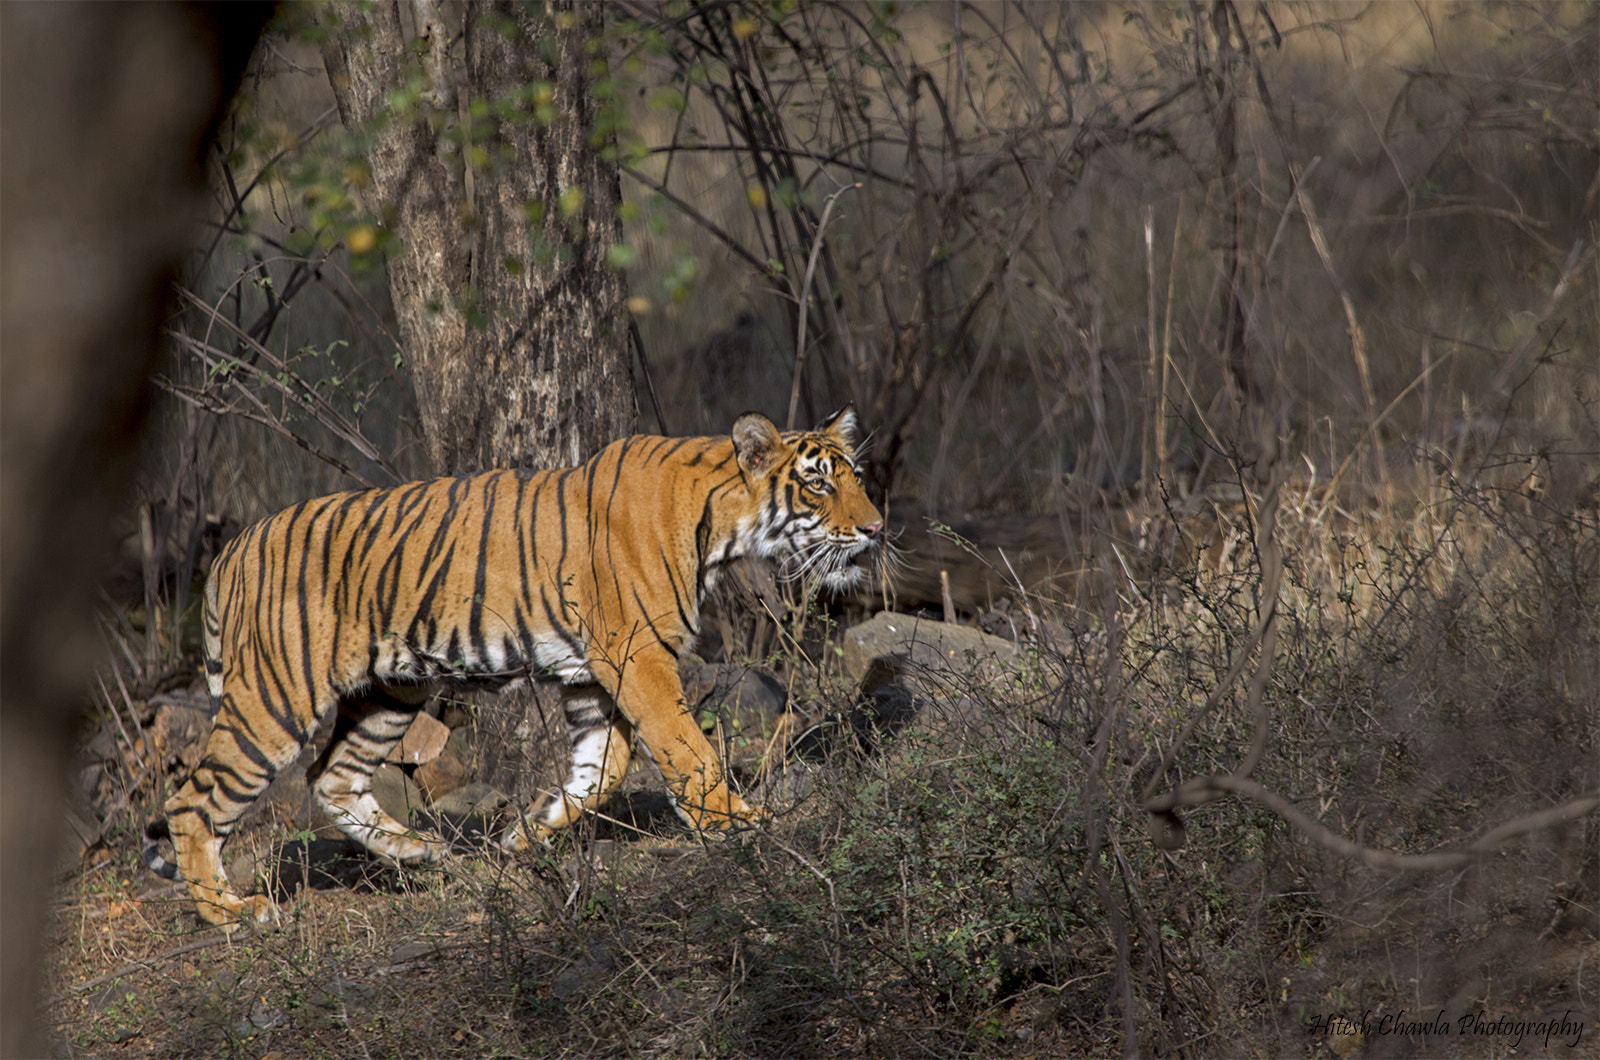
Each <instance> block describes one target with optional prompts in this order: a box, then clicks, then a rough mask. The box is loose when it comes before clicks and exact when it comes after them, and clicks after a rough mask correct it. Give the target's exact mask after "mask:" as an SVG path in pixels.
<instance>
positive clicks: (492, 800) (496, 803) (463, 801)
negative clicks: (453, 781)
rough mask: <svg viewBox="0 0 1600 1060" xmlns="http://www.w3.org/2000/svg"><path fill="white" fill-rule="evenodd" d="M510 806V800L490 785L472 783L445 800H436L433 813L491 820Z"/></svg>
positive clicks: (444, 798)
mask: <svg viewBox="0 0 1600 1060" xmlns="http://www.w3.org/2000/svg"><path fill="white" fill-rule="evenodd" d="M510 805H511V800H510V799H508V798H506V796H505V795H503V794H501V793H500V792H498V791H496V790H495V789H494V788H491V787H490V786H489V785H487V784H483V783H472V784H463V785H462V786H461V787H459V788H456V789H455V790H454V791H452V792H450V793H449V794H447V795H445V796H444V797H443V798H441V799H438V800H436V801H435V802H434V804H433V812H434V813H435V814H447V815H449V816H451V817H483V818H489V817H493V816H494V815H495V814H497V813H499V812H500V811H501V810H503V809H505V808H506V807H507V806H510Z"/></svg>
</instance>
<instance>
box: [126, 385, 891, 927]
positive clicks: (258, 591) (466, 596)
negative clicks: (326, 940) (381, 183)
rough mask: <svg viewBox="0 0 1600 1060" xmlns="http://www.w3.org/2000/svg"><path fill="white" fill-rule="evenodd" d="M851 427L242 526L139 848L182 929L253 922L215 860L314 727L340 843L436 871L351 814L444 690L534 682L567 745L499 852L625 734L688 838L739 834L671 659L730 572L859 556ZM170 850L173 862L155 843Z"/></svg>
mask: <svg viewBox="0 0 1600 1060" xmlns="http://www.w3.org/2000/svg"><path fill="white" fill-rule="evenodd" d="M854 429H855V417H854V413H853V412H852V411H851V410H849V409H846V410H845V411H844V412H841V413H839V414H837V415H835V416H834V417H833V418H831V419H830V420H829V421H828V422H827V423H826V424H824V425H823V426H822V427H820V428H818V430H816V431H813V432H808V433H798V432H792V433H789V434H780V433H779V432H778V430H777V429H776V428H775V427H774V426H773V425H772V423H771V422H770V421H769V420H767V419H766V418H765V417H763V416H760V415H757V414H749V415H746V416H743V417H741V418H740V419H739V421H738V422H737V423H736V424H735V425H734V429H733V432H732V434H731V436H727V437H716V438H659V437H633V438H626V439H623V440H621V441H618V442H614V443H613V444H611V445H610V446H608V447H606V449H605V450H603V451H602V452H601V453H600V454H599V455H598V456H596V457H595V458H594V459H592V460H590V461H589V462H588V463H586V464H584V465H582V466H580V467H576V468H568V469H565V470H558V471H520V470H519V471H487V472H483V473H480V474H475V475H463V476H460V477H456V478H444V479H434V480H432V481H427V482H417V483H412V484H409V485H404V486H398V487H394V488H392V489H380V490H365V491H361V492H351V493H339V494H334V495H332V496H328V497H323V498H320V499H317V500H312V501H306V502H305V503H302V504H299V505H296V506H295V507H293V508H289V509H287V510H285V511H282V512H280V513H278V514H277V515H274V516H272V517H271V518H269V519H266V520H264V521H262V522H260V523H257V524H256V525H255V526H253V527H251V528H250V529H248V530H246V531H245V532H244V533H243V534H242V535H240V537H238V538H237V539H236V540H234V541H233V542H232V543H231V544H230V545H229V546H228V547H227V549H225V550H224V552H223V553H222V555H221V556H220V557H219V558H218V559H217V562H216V564H215V566H214V567H213V569H212V572H211V577H210V580H209V583H208V585H207V590H206V605H205V624H206V644H207V650H206V656H207V658H206V668H207V676H208V680H209V681H210V684H211V692H212V697H213V700H214V703H215V705H216V708H217V718H216V725H215V729H214V731H213V733H212V735H211V738H210V742H209V743H208V744H207V747H206V753H205V757H204V759H203V760H202V762H201V763H200V765H199V767H198V768H197V769H196V770H195V773H194V775H193V776H192V777H191V778H190V779H189V780H188V782H187V783H185V784H184V785H183V787H182V788H181V789H180V790H179V791H178V793H177V794H175V795H174V796H173V797H172V798H171V799H169V800H168V802H167V805H166V812H167V818H166V821H164V822H162V821H158V822H156V823H154V824H153V825H152V826H151V827H150V829H148V830H147V844H146V860H147V861H148V862H149V863H150V865H151V867H152V868H154V869H156V870H157V871H161V872H165V873H166V874H168V875H174V874H181V875H182V877H183V878H184V879H185V880H187V881H188V883H189V887H190V891H191V893H192V894H193V896H194V898H195V900H196V902H197V904H198V908H199V910H200V913H201V915H202V916H204V917H205V918H206V919H207V920H210V921H213V922H217V923H221V922H225V921H228V920H232V919H236V918H247V919H253V920H257V921H263V922H264V921H269V920H272V919H274V918H275V917H276V915H277V911H276V909H275V908H274V906H273V904H272V902H271V901H270V899H268V898H266V897H264V896H253V897H248V898H246V897H241V896H239V895H238V894H236V893H235V892H234V891H233V889H232V887H231V886H230V885H229V883H228V881H227V878H226V876H225V874H224V872H223V869H222V861H221V847H222V843H223V841H224V840H225V839H226V838H227V836H228V834H229V833H230V831H231V830H232V827H233V824H234V822H235V821H237V819H238V817H239V816H240V814H242V813H243V812H244V810H245V809H247V808H248V807H249V805H250V804H251V803H252V802H253V801H254V800H255V799H256V797H257V796H259V795H260V793H261V791H262V790H263V789H264V788H265V787H266V785H267V783H268V782H270V781H271V779H272V777H273V775H275V774H276V772H277V771H278V770H279V769H281V768H283V767H284V766H285V765H287V764H288V763H289V762H291V761H293V760H294V758H295V757H296V756H297V755H298V754H299V753H300V751H301V749H302V748H303V747H304V746H305V744H306V742H307V741H308V740H309V739H311V737H312V735H313V734H314V733H315V732H316V731H317V725H318V722H319V721H320V720H321V719H322V718H323V717H324V716H325V715H326V714H327V712H328V711H329V710H331V709H333V708H334V707H337V708H338V711H339V713H338V721H337V723H336V725H335V729H334V734H333V736H332V738H331V740H330V742H329V745H328V748H327V750H326V751H325V752H324V753H323V756H322V758H321V760H320V762H319V767H320V775H319V776H318V779H317V781H316V790H317V794H318V797H319V800H320V801H321V803H322V805H323V807H324V809H325V810H326V811H327V812H328V813H329V815H330V817H332V818H333V820H334V821H335V823H337V824H339V826H340V827H341V828H343V829H344V830H345V831H346V832H347V833H348V834H349V835H351V836H352V837H353V838H355V839H357V840H359V841H360V842H362V843H364V844H365V845H366V846H367V847H368V848H370V849H372V850H374V851H375V852H377V853H380V854H383V855H385V856H387V857H390V858H393V859H395V860H397V861H402V862H405V861H419V860H431V859H434V858H437V857H439V856H441V855H442V854H443V853H444V852H445V847H444V844H443V843H442V842H441V841H440V840H439V839H438V838H437V837H434V836H431V835H427V834H424V833H418V832H416V831H413V830H409V829H407V828H405V827H404V826H402V825H401V824H399V822H397V821H395V820H394V819H393V818H391V817H389V816H388V814H386V813H384V812H383V811H382V810H381V809H379V808H378V806H377V803H376V802H375V801H374V800H373V799H372V796H371V791H370V779H371V774H372V770H373V769H374V768H375V767H376V765H377V763H378V762H380V761H382V760H383V758H384V756H385V755H386V754H387V752H388V750H389V749H390V748H391V747H392V746H393V744H394V743H395V742H396V741H398V740H399V738H400V736H401V735H402V734H403V733H404V732H405V729H406V727H407V726H408V725H409V723H410V719H411V718H412V717H413V716H414V715H415V713H416V711H417V710H419V709H420V708H421V707H422V706H423V705H424V704H425V703H426V701H427V699H428V697H429V696H430V695H431V694H432V693H433V692H434V691H435V690H436V689H437V688H439V687H440V686H441V685H443V684H445V683H449V682H461V683H465V684H469V685H477V686H483V685H487V686H490V687H506V686H508V685H512V684H517V683H521V682H523V681H526V680H528V679H533V678H554V679H558V680H560V681H562V682H563V683H564V684H565V685H567V686H569V687H568V692H567V694H566V695H565V696H564V706H565V709H566V714H567V718H568V722H569V730H570V733H571V736H572V742H573V763H572V773H571V777H570V778H569V780H568V782H567V784H566V786H565V787H564V788H563V789H562V790H561V791H560V792H558V793H556V794H555V795H554V796H553V797H552V798H550V799H549V800H547V802H546V803H545V804H544V805H543V806H541V807H539V808H538V809H537V811H536V812H535V813H533V814H531V815H530V816H531V817H532V821H531V824H530V825H527V826H524V825H523V824H522V823H519V824H518V825H514V826H513V827H512V828H511V829H510V830H509V831H508V832H507V833H506V834H505V835H504V836H503V837H502V843H503V845H505V846H507V847H509V848H512V849H520V848H522V847H525V846H526V845H527V843H528V841H529V839H530V832H531V833H532V838H544V837H546V836H548V835H549V834H550V833H551V832H552V831H553V830H555V829H558V828H561V827H564V826H566V825H568V824H570V823H571V822H572V821H573V820H575V819H576V818H577V816H578V815H579V814H580V813H581V812H582V811H583V810H585V809H592V808H593V807H594V806H595V805H597V804H598V803H599V802H600V801H602V800H603V799H604V798H605V796H606V795H607V794H608V793H609V792H610V791H611V790H612V789H613V788H614V787H615V785H616V784H617V783H618V782H620V781H621V779H622V777H623V775H625V774H626V772H627V768H628V763H629V759H630V756H631V752H632V748H633V745H634V740H635V737H637V740H638V743H639V745H640V747H641V748H642V749H643V750H644V751H645V752H646V753H647V754H648V755H650V757H651V758H652V759H653V760H654V761H655V763H656V765H657V766H658V767H659V768H660V770H661V773H662V775H663V776H664V777H665V778H666V781H667V784H668V787H669V791H670V794H671V795H672V797H673V800H674V803H675V805H676V806H677V808H678V811H679V813H680V814H681V815H682V816H683V817H684V819H685V820H686V821H687V822H688V823H689V824H690V825H691V826H693V827H696V828H715V829H724V828H728V827H730V826H731V825H733V824H735V823H736V822H738V821H740V820H748V819H750V818H751V817H752V816H753V815H754V814H753V811H752V810H751V808H750V806H748V805H747V804H746V803H745V801H744V800H743V799H741V798H740V797H739V796H738V795H737V794H735V793H734V792H733V791H732V790H731V789H730V787H729V785H728V781H727V777H726V775H725V773H724V770H723V766H722V763H721V762H720V761H719V759H718V757H717V754H716V752H715V751H714V750H713V749H712V748H711V746H710V745H709V744H708V743H707V742H706V739H705V737H704V735H703V734H702V733H701V731H700V727H699V725H698V724H697V723H696V721H695V719H694V717H693V716H692V714H691V713H690V712H689V710H688V708H687V707H686V706H685V703H684V697H683V688H682V685H681V683H680V682H679V678H678V668H677V656H678V655H679V654H680V653H682V652H683V651H685V650H687V649H688V647H689V645H690V643H691V642H692V640H693V638H694V637H695V635H696V634H697V633H698V623H699V607H700V603H701V601H702V600H703V599H704V597H705V594H706V592H707V591H708V590H709V589H710V587H711V585H712V584H713V582H714V581H715V579H716V577H717V573H718V571H719V570H720V569H721V568H722V567H723V566H724V565H725V564H727V563H729V562H731V561H732V560H735V559H738V558H740V557H742V556H766V557H771V558H774V559H777V560H779V561H783V562H788V563H789V564H790V567H791V570H792V571H794V572H797V573H798V574H800V575H802V576H805V575H814V576H816V577H817V578H818V580H820V581H822V582H824V583H826V584H830V585H834V586H837V587H842V586H846V585H850V584H853V583H855V582H858V581H860V580H861V579H862V577H863V576H864V573H865V572H864V570H863V569H862V567H861V565H860V562H861V561H862V560H866V559H870V558H873V557H875V556H877V555H878V554H879V553H880V544H881V541H882V518H881V516H880V515H879V514H878V511H877V509H875V508H874V507H873V506H872V503H871V502H870V501H869V500H868V499H867V497H866V495H865V494H864V493H863V492H862V490H861V484H860V480H859V477H858V475H857V471H856V467H855V456H854ZM169 832H170V836H171V838H172V841H173V846H174V849H175V850H176V856H177V864H176V866H173V865H172V864H171V863H168V862H165V860H164V859H162V858H161V857H160V856H159V854H158V853H157V851H156V840H157V839H159V838H161V837H163V836H164V835H166V834H168V833H169Z"/></svg>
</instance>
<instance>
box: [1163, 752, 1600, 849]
mask: <svg viewBox="0 0 1600 1060" xmlns="http://www.w3.org/2000/svg"><path fill="white" fill-rule="evenodd" d="M1229 794H1234V795H1243V796H1244V797H1245V798H1247V799H1251V800H1254V801H1255V802H1258V803H1260V804H1261V805H1263V806H1265V807H1266V808H1267V809H1269V810H1271V811H1272V812H1273V813H1275V814H1277V815H1278V816H1279V817H1281V818H1283V819H1284V820H1285V821H1287V822H1289V824H1291V825H1293V826H1294V827H1295V828H1296V829H1298V830H1299V831H1301V832H1303V833H1305V834H1306V835H1307V836H1308V837H1309V838H1310V839H1311V840H1312V841H1313V842H1315V843H1317V844H1318V845H1319V846H1322V847H1326V848H1327V849H1329V850H1332V851H1333V852H1334V853H1336V854H1343V855H1345V856H1346V857H1354V858H1357V859H1359V860H1360V861H1362V862H1363V863H1364V864H1366V865H1369V866H1371V867H1372V868H1375V869H1393V870H1396V871H1400V872H1437V871H1440V870H1444V869H1458V868H1461V867H1463V866H1465V865H1468V864H1471V863H1472V861H1473V860H1474V859H1476V858H1480V857H1483V856H1484V855H1486V854H1491V853H1493V852H1494V851H1495V850H1497V849H1499V848H1500V847H1501V846H1503V845H1504V844H1505V843H1506V842H1507V841H1508V840H1511V839H1515V838H1516V837H1517V836H1520V835H1524V834H1526V833H1528V832H1535V831H1538V830H1539V829H1541V828H1551V827H1554V826H1555V825H1558V824H1564V823H1566V822H1568V821H1573V820H1576V819H1578V818H1579V817H1583V816H1585V815H1586V814H1591V813H1594V812H1595V810H1597V809H1600V791H1591V792H1587V793H1585V794H1583V795H1580V796H1578V797H1577V798H1575V799H1572V800H1570V801H1568V802H1565V803H1562V804H1561V805H1560V806H1552V807H1550V808H1549V809H1545V810H1538V811H1536V812H1534V813H1529V814H1524V815H1523V816H1521V817H1514V818H1512V819H1511V820H1509V821H1506V822H1505V823H1504V824H1500V825H1496V826H1495V827H1494V828H1491V829H1490V830H1489V831H1487V832H1485V833H1484V834H1483V835H1481V836H1479V837H1478V838H1477V839H1476V840H1474V841H1473V842H1471V843H1469V844H1468V845H1467V846H1466V847H1464V848H1462V849H1460V850H1441V851H1435V852H1434V853H1431V854H1394V853H1391V852H1389V851H1387V850H1379V849H1377V848H1375V847H1369V846H1364V845H1362V844H1360V843H1357V842H1355V841H1354V840H1351V839H1347V838H1345V837H1344V836H1342V835H1340V834H1338V833H1337V832H1335V831H1333V830H1332V829H1331V828H1329V827H1327V826H1326V825H1324V824H1322V823H1321V822H1320V821H1317V820H1315V819H1313V818H1311V817H1309V816H1307V815H1306V814H1304V813H1302V812H1301V811H1300V810H1299V809H1297V808H1296V807H1295V805H1294V804H1293V803H1291V802H1290V801H1289V800H1288V799H1286V798H1284V797H1283V796H1282V795H1279V794H1278V793H1276V792H1274V791H1269V790H1268V789H1267V788H1265V787H1263V786H1262V785H1261V784H1259V783H1257V782H1256V781H1254V780H1251V779H1249V778H1248V777H1240V776H1234V775H1232V774H1222V775H1219V776H1207V777H1194V778H1192V779H1190V780H1186V781H1184V782H1183V783H1182V784H1179V785H1178V786H1177V787H1176V788H1175V789H1173V791H1172V792H1171V793H1170V794H1168V795H1165V796H1163V797H1162V798H1161V799H1159V800H1152V802H1149V803H1146V804H1145V809H1147V810H1152V811H1153V812H1171V811H1172V810H1175V809H1178V808H1180V807H1183V806H1198V805H1201V804H1202V803H1207V802H1213V801H1215V800H1217V799H1220V798H1222V797H1223V796H1225V795H1229Z"/></svg>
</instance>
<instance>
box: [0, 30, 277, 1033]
mask: <svg viewBox="0 0 1600 1060" xmlns="http://www.w3.org/2000/svg"><path fill="white" fill-rule="evenodd" d="M271 14H272V12H271V9H270V8H269V7H268V6H267V5H265V4H248V5H247V4H236V5H232V6H230V7H229V8H227V9H226V10H224V9H223V8H221V7H220V6H218V5H204V4H0V72H3V80H0V103H3V109H0V215H3V219H0V229H3V230H4V232H5V237H4V239H3V240H0V350H3V351H4V361H3V363H0V372H3V382H0V458H3V469H0V539H3V540H4V544H5V548H4V551H3V552H0V605H3V606H0V658H4V660H5V665H4V666H3V667H0V931H3V933H4V943H3V945H0V1056H4V1057H18V1056H48V1055H50V1053H49V1042H48V1040H47V1036H46V1034H45V1033H44V1031H43V1028H42V1026H41V1020H40V1015H41V1013H44V1011H45V1010H43V1009H41V1008H40V1007H39V1005H38V995H37V992H36V988H37V987H38V985H39V984H40V982H41V980H42V979H43V978H44V976H43V971H44V958H43V949H44V929H45V927H46V926H47V925H48V924H49V923H50V921H51V918H52V915H53V914H52V913H51V912H50V911H49V909H48V908H47V896H48V895H49V893H50V891H51V889H52V886H53V883H54V880H55V878H56V867H57V866H56V856H57V851H58V850H59V849H60V847H61V845H62V844H61V840H62V838H63V836H64V835H65V834H66V831H67V830H66V827H65V825H64V823H63V821H62V817H61V808H62V798H63V795H64V793H65V790H66V783H65V781H66V778H67V764H68V756H69V753H70V750H71V747H72V744H73V740H74V737H75V736H76V735H77V733H78V731H79V714H80V712H81V711H82V709H83V707H84V706H85V705H86V704H87V703H88V701H89V700H88V692H87V688H86V685H87V684H88V682H89V680H90V678H91V676H92V674H93V673H94V671H95V668H96V666H97V665H99V664H100V663H101V661H102V659H103V653H104V646H103V645H102V644H100V643H99V640H98V638H97V637H96V635H95V626H94V621H93V618H92V614H93V610H94V607H95V601H96V597H95V594H94V587H95V584H96V582H97V581H98V580H99V578H100V576H101V574H102V573H103V567H104V566H105V561H106V560H107V559H108V558H109V556H110V549H109V545H110V543H111V541H110V538H111V533H110V530H111V524H112V516H113V514H114V512H115V511H116V510H117V509H118V507H119V506H120V505H122V504H123V503H125V502H126V498H127V494H128V493H129V492H131V490H130V487H131V486H132V484H133V481H134V479H135V477H136V475H135V472H136V470H137V469H136V466H135V465H136V462H137V456H138V452H139V435H140V431H141V430H142V429H143V425H144V417H145V410H146V406H147V403H148V396H149V379H150V373H151V372H152V371H153V370H154V368H155V365H156V354H157V352H158V351H159V349H160V346H159V342H158V338H159V336H160V332H161V327H162V325H163V323H164V322H165V321H166V319H167V315H168V313H169V312H170V309H169V303H170V301H171V299H172V283H173V280H175V279H176V278H177V272H178V263H179V261H180V260H181V258H182V256H183V253H184V250H185V248H186V247H187V246H188V245H189V243H190V241H191V240H192V239H193V238H194V237H195V235H196V234H197V233H196V231H195V230H196V229H197V228H198V227H199V224H198V222H199V220H200V218H202V217H203V216H204V215H205V209H206V207H205V202H206V200H205V165H204V161H203V159H204V157H205V149H206V145H207V144H208V143H209V142H210V140H211V137H212V134H213V133H214V131H215V128H216V122H217V120H218V117H219V116H220V114H221V112H222V110H223V108H224V107H225V105H226V104H227V101H228V99H229V98H230V97H231V96H232V94H233V91H234V89H235V88H236V87H237V86H238V84H239V78H240V75H241V74H242V73H243V72H244V66H245V62H246V61H247V60H248V59H249V57H250V52H251V49H252V48H254V47H255V42H256V37H257V36H258V34H259V33H260V31H261V28H262V26H263V25H265V24H266V21H267V19H268V18H269V17H270V16H271ZM57 1011H59V1010H57ZM48 1020H49V1016H48V1014H46V1021H48ZM59 1031H60V1028H59V1027H58V1028H57V1032H58V1033H59Z"/></svg>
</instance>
